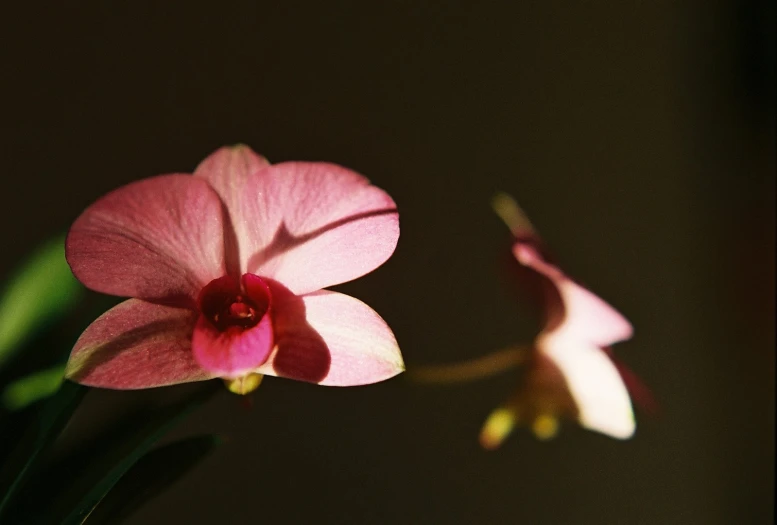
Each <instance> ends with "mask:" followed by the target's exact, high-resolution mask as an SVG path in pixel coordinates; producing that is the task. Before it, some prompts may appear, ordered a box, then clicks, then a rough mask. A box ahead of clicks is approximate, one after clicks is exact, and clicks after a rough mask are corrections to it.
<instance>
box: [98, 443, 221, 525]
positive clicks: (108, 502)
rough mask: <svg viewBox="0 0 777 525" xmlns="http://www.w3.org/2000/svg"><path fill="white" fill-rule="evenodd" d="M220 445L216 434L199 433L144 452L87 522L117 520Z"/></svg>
mask: <svg viewBox="0 0 777 525" xmlns="http://www.w3.org/2000/svg"><path fill="white" fill-rule="evenodd" d="M220 444H221V439H220V438H219V437H218V436H215V435H201V436H194V437H190V438H186V439H182V440H180V441H176V442H174V443H170V444H168V445H164V446H161V447H159V448H157V449H154V450H152V451H151V452H149V453H147V454H146V455H145V456H143V457H142V458H140V460H139V461H138V462H137V463H136V464H135V466H133V467H132V468H131V469H130V470H129V472H127V473H126V474H125V475H124V477H123V478H121V480H119V482H118V483H116V486H115V487H113V490H111V491H110V492H109V493H108V494H107V495H106V496H105V498H103V500H102V501H101V502H100V503H99V504H98V505H97V508H96V509H95V510H94V512H92V514H90V515H89V517H88V518H87V523H88V525H108V524H113V523H120V522H121V521H123V520H124V519H125V518H127V517H128V516H129V515H130V514H132V513H133V512H134V511H135V510H137V509H139V508H140V507H141V506H142V505H143V504H144V503H146V502H147V501H148V500H150V499H153V498H154V497H156V496H158V495H159V494H160V493H161V492H163V491H164V490H166V489H167V488H168V487H170V486H171V485H173V484H174V483H175V482H176V481H178V480H179V479H181V478H182V477H183V476H184V475H185V474H186V473H187V472H189V471H190V470H191V469H192V468H194V467H195V466H196V465H197V464H198V463H199V462H200V461H202V460H203V459H205V458H206V457H207V456H209V455H210V453H211V452H213V451H214V450H215V448H216V447H217V446H218V445H220Z"/></svg>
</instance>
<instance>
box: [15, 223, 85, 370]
mask: <svg viewBox="0 0 777 525" xmlns="http://www.w3.org/2000/svg"><path fill="white" fill-rule="evenodd" d="M83 291H84V289H83V287H82V286H81V284H79V282H78V281H77V280H76V278H75V277H73V274H72V272H71V271H70V267H69V266H68V264H67V261H66V260H65V239H64V237H59V238H57V239H54V240H51V241H49V242H48V243H46V244H45V245H43V246H42V247H41V248H40V249H39V250H38V251H37V252H35V253H34V254H33V255H32V256H31V257H30V258H29V259H28V260H27V261H26V262H25V263H24V264H23V265H22V266H21V268H19V270H17V272H16V274H15V275H13V277H12V278H11V280H10V281H9V283H8V285H7V286H6V288H5V290H4V291H3V293H2V294H1V295H0V367H2V366H3V364H4V363H5V362H6V361H7V360H8V359H10V358H11V356H12V355H13V354H14V353H15V352H16V350H18V348H19V346H20V345H21V344H22V343H23V342H24V341H25V340H26V339H27V338H28V337H29V336H30V334H32V333H34V332H35V331H36V330H38V329H39V328H40V327H41V326H42V325H44V324H46V323H48V322H50V321H52V320H53V319H54V318H56V317H59V316H60V315H62V314H64V313H65V312H67V310H68V309H69V308H70V306H71V305H73V304H74V303H75V302H76V301H78V300H79V299H80V297H81V294H82V293H83Z"/></svg>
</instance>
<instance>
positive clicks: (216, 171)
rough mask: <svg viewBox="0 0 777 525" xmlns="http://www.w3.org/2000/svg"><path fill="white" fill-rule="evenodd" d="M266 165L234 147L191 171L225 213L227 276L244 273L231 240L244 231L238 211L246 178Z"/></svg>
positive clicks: (248, 151) (240, 146) (246, 149)
mask: <svg viewBox="0 0 777 525" xmlns="http://www.w3.org/2000/svg"><path fill="white" fill-rule="evenodd" d="M269 165H270V163H269V162H267V159H265V158H264V157H262V156H261V155H257V154H256V153H255V152H254V151H253V150H252V149H251V148H249V147H248V146H245V145H243V144H238V145H236V146H225V147H223V148H220V149H218V150H216V151H215V152H214V153H212V154H211V155H209V156H208V157H207V158H206V159H205V160H203V161H202V162H201V163H200V165H199V166H197V169H195V170H194V175H195V176H196V177H202V178H204V179H205V180H207V181H208V183H209V184H210V185H211V186H212V187H213V189H215V190H216V192H217V193H218V194H219V197H221V200H222V201H223V202H224V205H225V207H226V208H227V210H229V215H230V219H229V221H228V223H229V224H228V227H227V235H226V239H225V240H226V243H227V246H226V252H227V253H226V257H227V265H228V269H229V272H230V273H231V274H233V275H240V274H242V273H245V270H244V271H242V272H241V271H240V253H239V247H238V244H237V238H236V236H235V231H236V229H241V230H243V229H244V228H245V226H244V225H243V224H242V219H241V217H243V215H244V214H243V213H242V211H241V210H242V201H243V197H242V194H243V191H245V190H244V186H245V184H246V181H247V180H248V178H249V177H250V176H252V175H255V174H256V173H258V172H259V171H261V170H262V169H264V168H266V167H267V166H269ZM245 257H246V258H247V257H248V255H246V256H245Z"/></svg>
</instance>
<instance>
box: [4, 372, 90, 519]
mask: <svg viewBox="0 0 777 525" xmlns="http://www.w3.org/2000/svg"><path fill="white" fill-rule="evenodd" d="M87 390H88V389H87V388H86V387H84V386H81V385H78V384H76V383H72V382H70V381H65V382H64V383H62V385H61V386H60V388H59V391H58V392H57V393H56V394H55V395H54V396H52V397H51V398H49V399H48V400H47V401H46V403H45V404H44V405H43V406H42V407H41V408H40V411H39V412H38V413H37V414H36V416H35V417H33V418H32V423H31V424H30V425H29V427H28V428H27V430H26V431H25V432H24V434H23V435H22V439H21V440H20V441H19V443H18V444H17V446H16V447H15V448H14V450H13V452H12V453H11V455H10V456H9V457H8V461H7V462H6V463H5V464H4V465H3V466H2V468H0V494H1V495H2V499H0V517H2V515H3V513H4V512H5V511H6V510H7V509H8V507H9V504H10V503H11V500H12V498H13V496H14V495H15V494H16V493H17V491H18V490H19V488H21V487H22V485H23V484H24V482H25V481H26V480H27V478H28V477H29V475H30V474H31V473H32V471H33V467H34V466H35V465H36V463H37V461H38V459H39V458H40V457H41V452H43V451H44V450H46V449H47V448H48V447H49V446H50V445H51V444H52V443H53V442H54V440H55V439H56V438H57V437H58V436H59V434H60V432H62V429H64V428H65V425H66V424H67V422H68V421H69V420H70V417H71V416H72V415H73V412H75V410H76V408H77V407H78V405H79V403H80V402H81V399H82V398H83V397H84V395H85V394H86V391H87Z"/></svg>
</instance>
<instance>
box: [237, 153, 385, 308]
mask: <svg viewBox="0 0 777 525" xmlns="http://www.w3.org/2000/svg"><path fill="white" fill-rule="evenodd" d="M242 197H243V199H242V202H241V204H240V206H239V208H238V209H237V210H235V209H234V208H231V209H230V214H232V217H233V222H234V224H235V232H236V234H237V239H238V243H239V245H240V253H241V262H242V264H243V266H242V269H241V271H242V272H243V273H246V272H247V273H253V274H257V275H262V276H266V277H270V278H272V279H275V280H277V281H279V282H282V283H284V285H286V286H287V287H288V288H289V289H290V290H291V291H292V292H294V293H295V294H297V295H302V294H304V293H309V292H313V291H316V290H320V289H321V288H324V287H326V286H332V285H335V284H339V283H343V282H346V281H350V280H352V279H356V278H357V277H360V276H362V275H364V274H366V273H369V272H371V271H372V270H374V269H375V268H377V267H378V266H380V265H381V264H383V263H384V262H385V261H386V260H387V259H388V258H389V257H390V256H391V254H392V253H393V252H394V248H395V247H396V244H397V239H398V237H399V218H398V214H397V210H396V205H395V204H394V201H393V200H391V197H389V196H388V194H386V193H385V192H384V191H383V190H381V189H379V188H377V187H375V186H372V185H370V183H369V181H368V180H367V179H366V178H364V177H362V176H361V175H358V174H357V173H355V172H353V171H350V170H347V169H345V168H342V167H340V166H336V165H334V164H326V163H313V162H285V163H281V164H276V165H273V166H270V167H268V168H265V169H264V170H262V171H260V172H259V173H258V174H257V175H256V176H253V177H250V178H249V179H248V180H247V182H246V184H245V186H244V187H243V191H242ZM236 212H237V213H236Z"/></svg>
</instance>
